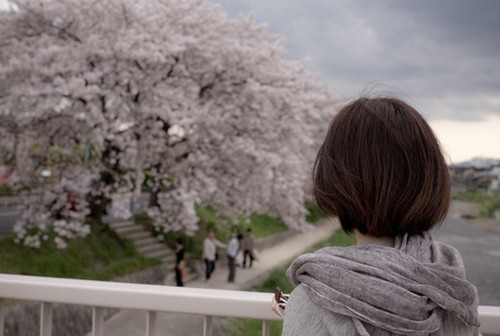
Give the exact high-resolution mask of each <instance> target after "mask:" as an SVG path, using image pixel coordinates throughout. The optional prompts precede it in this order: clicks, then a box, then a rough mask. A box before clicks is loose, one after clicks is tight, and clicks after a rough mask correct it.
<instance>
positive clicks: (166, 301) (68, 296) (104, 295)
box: [0, 274, 500, 334]
mask: <svg viewBox="0 0 500 336" xmlns="http://www.w3.org/2000/svg"><path fill="white" fill-rule="evenodd" d="M271 298H272V294H271V293H259V292H247V291H234V290H218V289H205V288H193V287H173V286H160V285H144V284H131V283H120V282H111V281H95V280H77V279H66V278H51V277H38V276H24V275H13V274H0V299H20V300H29V301H39V302H48V303H66V304H76V305H84V306H92V307H103V308H104V307H105V308H119V309H135V310H143V311H156V312H176V313H184V314H196V315H203V316H227V317H240V318H250V319H258V320H263V321H272V320H280V318H279V317H278V316H276V315H275V314H274V313H273V312H271V310H270V302H271ZM479 315H480V319H481V331H482V332H483V333H490V334H500V307H498V306H480V307H479ZM0 334H1V333H0Z"/></svg>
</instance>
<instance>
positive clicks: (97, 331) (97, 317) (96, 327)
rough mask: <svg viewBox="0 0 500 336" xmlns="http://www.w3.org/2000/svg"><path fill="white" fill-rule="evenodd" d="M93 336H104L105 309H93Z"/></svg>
mask: <svg viewBox="0 0 500 336" xmlns="http://www.w3.org/2000/svg"><path fill="white" fill-rule="evenodd" d="M92 336H104V309H103V308H101V307H93V308H92Z"/></svg>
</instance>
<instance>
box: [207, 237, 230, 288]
mask: <svg viewBox="0 0 500 336" xmlns="http://www.w3.org/2000/svg"><path fill="white" fill-rule="evenodd" d="M217 247H222V248H223V247H226V244H224V243H222V242H221V241H219V240H217V239H216V238H215V233H214V231H213V230H209V231H208V234H207V237H206V238H205V240H204V241H203V260H204V261H205V281H208V280H210V277H211V276H212V273H213V271H214V270H215V260H216V259H217V258H216V256H217Z"/></svg>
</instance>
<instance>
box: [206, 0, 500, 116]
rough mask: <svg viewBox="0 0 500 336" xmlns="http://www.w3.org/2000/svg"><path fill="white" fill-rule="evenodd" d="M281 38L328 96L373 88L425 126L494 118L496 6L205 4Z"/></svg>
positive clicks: (497, 105) (498, 106) (429, 1)
mask: <svg viewBox="0 0 500 336" xmlns="http://www.w3.org/2000/svg"><path fill="white" fill-rule="evenodd" d="M210 2H212V3H218V4H220V5H221V6H222V7H223V8H224V9H225V10H226V11H227V12H228V14H229V16H230V17H236V16H237V15H238V14H244V15H245V14H250V13H253V14H254V16H255V18H256V21H257V22H264V23H268V24H269V26H268V27H269V28H268V30H269V31H270V32H271V33H278V34H281V35H284V38H285V39H284V41H285V47H286V49H287V52H288V53H287V55H288V57H289V58H290V59H307V60H309V65H310V69H311V71H312V72H313V73H316V74H317V75H318V76H319V77H320V78H321V79H322V80H324V81H326V82H327V83H328V84H329V85H330V87H331V89H332V92H333V93H334V94H338V95H347V96H353V95H354V96H355V95H357V94H359V93H361V91H362V90H363V89H364V88H365V86H366V85H367V84H370V83H373V82H377V83H383V84H385V85H386V87H387V88H388V90H389V91H393V92H395V93H401V94H402V95H403V96H409V97H412V100H413V101H415V102H416V104H417V105H420V106H419V107H420V109H421V111H422V113H423V114H424V115H426V116H427V117H428V118H431V119H439V118H448V119H462V120H474V119H481V118H482V117H484V116H485V115H486V114H492V113H494V114H499V115H500V20H498V13H500V1H496V0H476V1H467V0H440V1H434V0H419V1H399V0H385V1H368V0H329V1H327V0H310V1H301V0H273V1H269V0H211V1H210Z"/></svg>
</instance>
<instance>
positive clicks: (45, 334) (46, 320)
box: [40, 302, 52, 336]
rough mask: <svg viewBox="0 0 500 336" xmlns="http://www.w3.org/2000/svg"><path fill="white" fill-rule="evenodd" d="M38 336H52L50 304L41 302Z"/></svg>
mask: <svg viewBox="0 0 500 336" xmlns="http://www.w3.org/2000/svg"><path fill="white" fill-rule="evenodd" d="M40 336H52V303H49V302H42V310H41V314H40Z"/></svg>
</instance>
